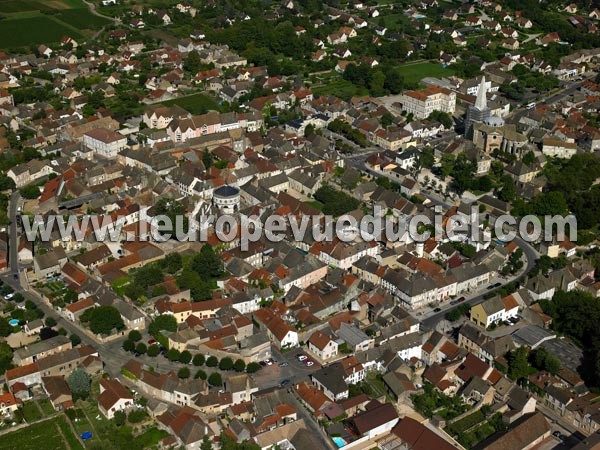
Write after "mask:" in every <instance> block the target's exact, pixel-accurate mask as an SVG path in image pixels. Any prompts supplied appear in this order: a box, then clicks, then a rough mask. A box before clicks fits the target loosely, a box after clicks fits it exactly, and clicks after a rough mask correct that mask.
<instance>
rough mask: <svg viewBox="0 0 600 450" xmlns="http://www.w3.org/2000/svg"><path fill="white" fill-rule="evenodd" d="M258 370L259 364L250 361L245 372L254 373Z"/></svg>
mask: <svg viewBox="0 0 600 450" xmlns="http://www.w3.org/2000/svg"><path fill="white" fill-rule="evenodd" d="M259 370H260V364H258V363H256V362H251V363H249V364H248V365H247V366H246V372H248V373H255V372H258V371H259Z"/></svg>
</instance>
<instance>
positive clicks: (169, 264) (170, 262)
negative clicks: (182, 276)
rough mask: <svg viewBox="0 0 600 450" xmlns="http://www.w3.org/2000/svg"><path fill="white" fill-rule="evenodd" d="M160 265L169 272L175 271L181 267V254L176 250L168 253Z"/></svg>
mask: <svg viewBox="0 0 600 450" xmlns="http://www.w3.org/2000/svg"><path fill="white" fill-rule="evenodd" d="M162 267H163V268H164V269H165V270H166V271H167V272H169V273H175V272H177V271H179V270H180V269H181V268H182V267H183V259H182V258H181V254H180V253H177V252H172V253H169V254H168V255H167V256H165V259H163V261H162Z"/></svg>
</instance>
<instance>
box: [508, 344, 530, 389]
mask: <svg viewBox="0 0 600 450" xmlns="http://www.w3.org/2000/svg"><path fill="white" fill-rule="evenodd" d="M507 360H508V376H509V377H510V378H512V379H513V380H516V381H518V380H521V379H523V378H525V377H527V375H529V363H528V362H527V349H526V348H525V347H519V348H517V349H516V350H513V351H512V352H509V353H508V355H507Z"/></svg>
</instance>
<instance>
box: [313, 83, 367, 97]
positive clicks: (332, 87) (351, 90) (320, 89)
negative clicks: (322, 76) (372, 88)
mask: <svg viewBox="0 0 600 450" xmlns="http://www.w3.org/2000/svg"><path fill="white" fill-rule="evenodd" d="M312 91H313V93H314V94H315V95H335V96H336V97H339V98H341V99H344V100H350V99H351V98H352V97H356V96H362V95H369V92H368V91H367V90H366V89H364V88H360V87H359V86H356V85H354V84H352V83H351V82H350V81H347V80H341V79H340V80H335V81H331V82H330V83H327V84H324V85H322V86H314V87H313V88H312Z"/></svg>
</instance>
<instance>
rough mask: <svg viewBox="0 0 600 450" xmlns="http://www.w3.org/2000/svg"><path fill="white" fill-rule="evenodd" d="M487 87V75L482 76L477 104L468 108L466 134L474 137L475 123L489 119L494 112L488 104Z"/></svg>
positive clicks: (471, 137) (470, 137)
mask: <svg viewBox="0 0 600 450" xmlns="http://www.w3.org/2000/svg"><path fill="white" fill-rule="evenodd" d="M486 94H487V93H486V88H485V76H482V77H481V83H480V84H479V89H478V90H477V99H476V100H475V105H473V106H469V107H468V108H467V117H466V118H465V136H466V137H468V138H469V139H473V124H474V123H476V122H484V121H485V120H486V119H488V118H489V117H490V116H491V114H492V112H491V110H490V109H489V108H488V106H487V95H486Z"/></svg>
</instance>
